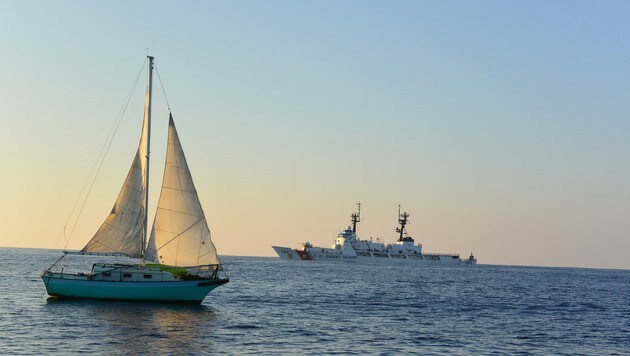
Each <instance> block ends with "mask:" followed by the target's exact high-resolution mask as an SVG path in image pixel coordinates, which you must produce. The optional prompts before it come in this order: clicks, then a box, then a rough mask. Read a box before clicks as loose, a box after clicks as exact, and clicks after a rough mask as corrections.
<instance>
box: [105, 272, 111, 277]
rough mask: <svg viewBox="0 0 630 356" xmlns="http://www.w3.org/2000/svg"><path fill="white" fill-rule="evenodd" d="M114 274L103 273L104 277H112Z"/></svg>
mask: <svg viewBox="0 0 630 356" xmlns="http://www.w3.org/2000/svg"><path fill="white" fill-rule="evenodd" d="M111 276H112V274H111V273H109V272H103V277H111Z"/></svg>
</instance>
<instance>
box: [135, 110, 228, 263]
mask: <svg viewBox="0 0 630 356" xmlns="http://www.w3.org/2000/svg"><path fill="white" fill-rule="evenodd" d="M146 259H147V260H150V261H155V262H158V263H161V264H165V265H170V266H180V267H192V266H201V265H209V264H219V263H220V262H219V258H218V257H217V252H216V249H215V247H214V244H213V243H212V240H211V238H210V229H209V228H208V224H207V223H206V218H205V215H204V213H203V209H202V208H201V203H200V202H199V197H198V196H197V191H196V190H195V185H194V184H193V180H192V176H191V175H190V170H189V169H188V164H187V163H186V157H185V156H184V151H183V150H182V146H181V143H180V141H179V136H178V135H177V129H176V128H175V123H174V122H173V116H172V115H171V116H170V117H169V124H168V146H167V149H166V166H165V167H164V179H163V181H162V191H161V193H160V201H159V202H158V207H157V211H156V213H155V220H154V221H153V231H152V232H151V237H150V238H149V243H148V246H147V254H146Z"/></svg>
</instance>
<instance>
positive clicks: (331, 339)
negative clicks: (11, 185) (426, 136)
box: [0, 249, 630, 355]
mask: <svg viewBox="0 0 630 356" xmlns="http://www.w3.org/2000/svg"><path fill="white" fill-rule="evenodd" d="M59 256H60V253H59V252H57V251H50V250H27V249H0V354H2V355H5V354H51V353H54V354H68V353H82V352H90V353H98V354H103V353H105V354H149V353H154V354H200V353H225V354H242V353H264V354H278V353H282V354H302V353H308V354H322V353H325V354H328V353H344V354H345V353H354V354H363V353H370V354H398V353H422V354H429V353H436V354H443V353H458V354H487V353H509V354H515V353H521V354H525V353H538V354H630V271H627V270H625V271H624V270H594V269H575V268H537V267H505V266H484V265H480V266H477V267H476V268H464V267H452V268H450V267H421V266H408V265H365V264H357V263H352V262H328V263H301V262H290V261H280V260H278V259H275V258H254V257H229V256H226V257H224V258H223V262H224V263H226V265H227V268H228V269H229V270H230V277H231V281H230V283H228V284H227V285H225V286H222V287H219V288H218V289H216V290H215V291H213V292H211V293H210V295H209V296H208V297H207V298H206V300H205V301H204V303H203V304H202V305H200V306H178V305H164V304H151V303H147V304H141V303H125V302H99V301H57V300H53V299H47V297H46V296H45V295H44V292H45V290H44V286H43V284H42V282H41V280H40V279H39V274H40V273H41V271H42V270H43V269H45V268H46V267H48V266H49V265H50V264H52V262H54V260H55V259H56V258H57V257H59ZM72 257H73V258H74V259H76V260H77V261H78V262H76V263H77V264H85V265H87V266H90V265H91V263H93V262H94V260H90V259H88V258H86V259H85V260H83V258H82V257H80V256H72ZM119 262H121V263H123V262H126V261H125V260H119ZM75 267H77V266H75ZM68 268H69V267H68Z"/></svg>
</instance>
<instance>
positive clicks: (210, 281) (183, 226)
mask: <svg viewBox="0 0 630 356" xmlns="http://www.w3.org/2000/svg"><path fill="white" fill-rule="evenodd" d="M147 62H148V83H147V92H146V97H145V104H144V107H145V110H144V118H143V125H142V134H141V137H140V144H139V147H138V150H137V151H136V154H135V158H134V160H133V163H132V165H131V169H130V170H129V173H127V177H126V179H125V182H124V184H123V187H122V189H121V191H120V193H119V195H118V198H117V200H116V203H115V204H114V207H113V208H112V210H111V212H110V214H109V215H108V216H107V218H106V219H105V221H104V222H103V224H102V225H101V227H100V228H99V229H98V231H97V232H96V234H95V235H94V237H92V239H91V240H90V241H89V242H88V243H87V245H85V247H83V249H82V250H81V251H80V252H78V253H79V254H87V255H125V256H128V257H131V258H139V259H140V263H139V264H115V263H114V264H113V263H95V264H94V265H93V266H92V270H91V271H89V272H86V273H77V274H70V273H63V270H61V272H54V271H53V268H54V267H55V266H57V265H58V264H59V263H60V262H62V261H63V260H64V259H65V258H66V256H67V255H68V254H71V253H70V252H68V251H64V254H63V255H62V256H61V257H60V258H59V260H57V262H56V263H55V264H53V265H52V266H51V267H50V268H48V269H47V270H45V271H44V273H43V274H42V276H41V278H42V281H43V282H44V285H45V286H46V291H47V292H48V295H50V296H52V297H58V298H90V299H105V300H125V301H153V302H174V303H201V302H202V301H203V300H204V298H205V297H206V296H207V294H208V293H209V292H210V291H212V290H213V289H215V288H216V287H218V286H220V285H222V284H225V283H227V282H228V281H229V279H228V278H224V277H221V276H220V271H222V268H221V262H220V261H219V258H218V256H217V251H216V248H215V246H214V244H213V243H212V239H211V237H210V229H209V228H208V224H207V222H206V217H205V215H204V213H203V209H202V207H201V203H200V201H199V197H198V196H197V190H196V189H195V186H194V184H193V180H192V176H191V174H190V170H189V169H188V164H187V162H186V157H185V156H184V151H183V150H182V145H181V142H180V140H179V136H178V134H177V130H176V128H175V122H174V121H173V116H172V114H169V125H168V144H167V150H166V165H165V168H164V178H163V182H162V191H161V193H160V199H159V202H158V207H157V212H156V214H155V219H154V221H153V229H152V231H151V234H150V235H149V234H148V231H149V226H148V214H147V207H148V206H149V204H148V201H149V194H148V187H149V156H150V137H151V89H152V88H151V87H152V75H153V67H154V57H151V56H147ZM169 110H170V109H169ZM147 237H148V239H147ZM148 261H150V262H154V263H147V262H148Z"/></svg>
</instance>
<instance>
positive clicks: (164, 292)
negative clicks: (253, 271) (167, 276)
mask: <svg viewBox="0 0 630 356" xmlns="http://www.w3.org/2000/svg"><path fill="white" fill-rule="evenodd" d="M42 281H43V282H44V285H45V286H46V291H47V293H48V295H50V296H51V297H56V298H67V299H101V300H119V301H145V302H146V301H149V302H163V303H194V304H199V303H201V302H202V301H203V300H204V298H205V297H206V295H208V293H210V292H211V291H212V290H213V289H215V288H216V287H218V286H220V285H222V284H225V283H227V282H228V280H227V279H215V280H193V281H183V280H182V281H166V282H126V281H97V280H90V278H89V277H87V276H78V275H64V274H59V273H49V274H44V275H43V276H42Z"/></svg>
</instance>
